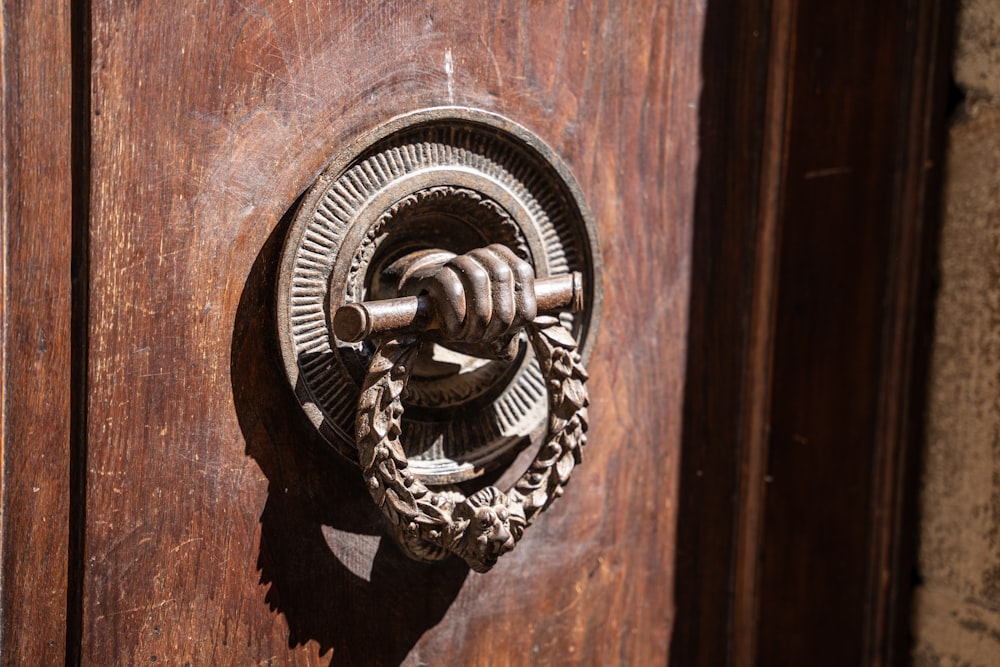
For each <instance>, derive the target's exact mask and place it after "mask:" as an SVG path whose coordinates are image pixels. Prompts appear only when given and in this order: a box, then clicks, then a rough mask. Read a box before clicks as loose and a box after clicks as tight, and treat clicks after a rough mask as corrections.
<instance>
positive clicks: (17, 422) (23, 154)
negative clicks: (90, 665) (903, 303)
mask: <svg viewBox="0 0 1000 667" xmlns="http://www.w3.org/2000/svg"><path fill="white" fill-rule="evenodd" d="M2 12H3V14H2V29H3V50H2V56H0V57H2V62H3V65H2V70H3V101H2V107H3V109H2V114H3V116H2V121H0V128H2V130H0V131H2V133H3V134H2V150H3V155H2V158H3V184H2V187H3V196H2V208H3V210H2V218H3V219H2V223H0V238H2V250H0V262H2V290H3V291H2V294H3V302H2V328H3V334H2V335H3V339H2V342H0V350H2V351H0V358H2V360H0V373H2V385H0V387H2V388H0V392H2V398H0V404H2V406H3V426H2V438H0V450H2V455H3V471H2V481H0V488H2V493H0V502H2V508H3V510H2V527H0V533H2V543H0V557H2V570H0V576H2V580H0V623H2V627H0V656H2V662H3V664H9V665H52V664H60V663H61V662H62V661H63V659H64V655H65V650H66V591H67V589H66V581H67V550H68V544H69V528H68V526H69V496H68V493H67V489H68V486H69V460H70V459H69V446H70V402H71V398H70V321H71V313H70V307H71V305H70V291H71V289H70V275H71V274H70V271H71V267H70V255H71V246H72V179H71V173H70V166H71V145H70V144H71V142H70V136H71V130H70V128H71V118H70V106H71V105H70V98H71V76H70V42H69V34H70V33H69V22H70V17H69V12H68V10H67V8H66V6H65V4H63V3H56V2H29V3H23V2H6V3H4V5H3V9H2Z"/></svg>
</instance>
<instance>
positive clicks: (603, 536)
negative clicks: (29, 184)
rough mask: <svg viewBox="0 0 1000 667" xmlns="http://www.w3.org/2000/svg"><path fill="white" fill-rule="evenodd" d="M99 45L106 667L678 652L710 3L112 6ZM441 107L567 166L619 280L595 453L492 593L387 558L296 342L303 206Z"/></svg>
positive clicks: (96, 416) (598, 357) (99, 546)
mask: <svg viewBox="0 0 1000 667" xmlns="http://www.w3.org/2000/svg"><path fill="white" fill-rule="evenodd" d="M91 25H92V30H93V33H92V35H91V38H92V47H91V48H92V51H91V58H92V62H93V67H92V69H91V80H90V89H91V98H90V104H91V114H92V116H91V118H92V123H91V130H92V134H91V145H90V151H89V152H90V162H89V164H90V183H91V186H90V190H89V198H90V200H89V208H90V233H89V248H88V256H89V261H90V264H89V276H90V279H89V289H88V299H89V313H90V315H89V328H88V337H87V345H88V350H89V352H88V360H87V365H88V369H89V370H88V380H87V386H88V391H87V394H88V399H87V427H86V432H87V454H86V471H85V475H86V507H87V510H86V516H85V539H84V542H85V543H84V545H83V555H84V561H83V567H82V571H81V573H80V576H81V578H82V581H81V584H82V590H81V605H82V623H81V629H80V633H81V643H82V649H81V657H82V659H83V661H84V662H85V663H88V664H94V665H99V664H112V663H114V662H116V661H118V662H122V663H130V664H140V663H149V662H152V661H154V660H155V661H166V662H167V663H169V664H181V663H185V662H188V663H190V664H192V665H196V664H200V665H208V664H252V663H255V662H268V661H271V662H275V663H285V662H289V663H296V664H319V663H323V664H325V663H326V662H327V661H330V660H331V659H332V663H333V664H339V665H358V664H395V663H397V662H399V661H401V660H403V659H404V658H407V659H408V660H409V661H410V662H411V663H412V664H496V663H497V662H498V661H499V662H506V661H510V662H515V663H529V662H536V663H545V662H550V663H551V662H561V661H564V660H566V659H568V657H569V656H573V655H579V656H585V659H586V660H587V661H590V662H592V663H603V664H609V663H612V662H616V661H626V662H631V663H633V664H649V663H652V662H656V661H662V660H664V659H665V655H666V651H667V646H668V642H669V636H670V627H671V618H672V614H673V609H672V602H671V600H672V595H671V586H672V584H671V582H672V580H673V577H672V558H671V554H672V553H673V541H674V537H673V536H674V525H675V520H676V517H675V508H676V488H677V485H676V477H677V469H678V468H677V465H678V452H679V442H680V440H679V439H680V423H681V420H680V415H681V412H680V411H681V400H680V399H681V393H682V387H683V379H684V349H685V331H686V321H687V303H688V299H687V294H688V280H689V278H688V276H689V273H690V272H689V261H688V258H689V255H690V252H689V243H690V237H691V219H692V215H691V207H692V203H693V197H692V193H693V189H694V170H695V167H696V161H697V153H696V147H697V145H696V142H695V140H694V136H695V129H696V125H697V102H698V92H699V67H698V56H697V54H698V49H699V39H698V37H699V35H700V34H701V27H700V25H701V18H700V14H699V12H698V11H697V7H696V6H693V5H685V4H676V5H657V4H656V3H639V4H637V5H635V6H631V7H617V6H614V7H612V6H601V5H588V6H583V5H581V6H576V7H570V6H569V5H568V4H566V3H545V4H541V3H539V4H532V5H529V6H524V5H520V4H516V3H515V4H502V3H501V4H496V3H475V4H474V3H465V4H461V3H429V4H427V3H391V4H386V3H331V4H329V5H322V4H319V5H315V4H313V5H311V4H308V3H299V2H291V3H290V2H284V1H283V2H278V3H271V4H267V5H263V4H261V5H254V4H250V5H245V4H241V3H232V4H230V5H227V6H214V5H205V4H202V3H187V4H186V5H185V6H184V9H183V10H181V9H179V8H178V6H175V5H170V4H163V3H159V4H157V3H151V4H146V3H143V4H138V5H134V6H129V7H122V6H117V5H114V6H112V5H107V6H105V5H100V4H97V5H94V6H93V8H92V16H91ZM440 105H462V106H470V107H475V108H478V109H483V110H486V111H494V112H498V113H501V114H503V115H504V116H507V117H508V118H511V119H514V120H516V122H519V123H521V124H522V125H524V126H526V127H528V128H529V129H530V130H532V131H533V132H534V133H535V134H537V135H538V136H540V137H541V138H542V139H543V140H544V141H545V142H546V143H548V144H549V145H550V146H551V147H552V149H553V150H554V151H555V152H556V153H557V154H559V155H560V156H561V157H562V159H563V160H565V161H566V162H567V164H568V165H569V167H570V168H571V169H572V171H573V173H574V174H575V176H576V178H577V179H578V181H579V182H580V185H581V188H582V190H583V192H584V193H585V196H586V198H587V200H588V202H589V204H590V206H591V208H592V210H593V213H594V216H595V218H596V220H597V221H598V228H599V234H600V239H601V243H602V246H603V253H604V258H605V267H606V268H605V272H606V276H607V278H606V281H605V284H604V293H605V304H606V305H605V317H604V324H603V325H602V326H601V329H600V334H599V339H598V343H597V348H596V350H595V353H594V355H593V361H592V363H591V364H590V366H591V367H590V373H591V375H592V378H593V380H592V381H591V383H590V385H591V393H592V399H591V401H592V405H591V419H592V422H593V429H592V431H591V434H590V440H591V443H592V445H593V446H591V447H589V449H588V453H587V454H588V455H587V459H588V460H587V461H586V463H585V465H583V466H581V468H580V470H579V471H578V472H579V474H578V475H576V476H575V478H574V479H573V481H572V483H571V485H570V489H568V490H567V495H566V496H565V497H564V498H563V499H562V500H561V501H560V502H559V503H557V504H556V505H555V506H554V508H553V510H552V511H551V512H547V513H546V516H544V518H543V520H541V521H540V523H539V524H538V525H536V526H534V527H533V528H532V530H531V531H529V534H528V536H527V537H526V540H527V541H526V542H524V543H523V544H522V545H520V547H519V548H518V549H517V550H516V551H515V552H514V553H513V554H511V556H510V557H507V558H504V559H503V560H502V562H501V563H500V564H499V565H498V566H497V568H495V570H494V571H493V572H491V573H490V574H489V575H486V576H479V575H476V574H470V573H469V572H468V570H467V569H466V568H464V567H463V566H460V565H459V564H457V563H454V562H449V563H446V564H444V565H441V566H437V567H434V566H426V565H421V564H417V563H413V562H411V561H409V560H408V559H407V558H406V557H404V556H402V555H401V554H400V553H399V552H398V551H397V550H396V549H395V547H394V546H393V545H392V543H391V541H390V540H388V539H382V535H383V528H382V522H381V519H380V516H379V514H378V513H377V512H376V511H373V506H372V503H371V500H370V498H369V497H368V494H367V493H366V491H365V489H364V487H363V484H362V483H361V478H360V475H359V474H358V471H357V470H356V469H354V468H353V467H352V466H351V465H349V464H344V462H342V461H340V460H338V459H337V457H336V456H335V455H333V454H332V453H331V452H330V451H329V448H328V447H327V446H326V445H325V443H324V442H323V441H322V440H321V439H320V438H319V437H318V436H317V434H316V433H315V431H314V429H313V428H312V426H311V425H310V423H309V422H308V421H307V420H306V419H305V418H304V416H303V414H302V411H301V409H300V408H299V407H298V405H297V403H296V402H295V400H294V398H293V396H292V393H291V388H290V387H289V386H288V383H287V381H286V380H285V379H284V376H283V371H282V364H281V358H280V353H279V352H278V350H277V347H276V337H275V325H274V319H275V317H274V309H273V302H274V298H275V289H276V287H275V282H276V277H275V268H276V263H277V261H278V257H279V252H280V248H281V244H282V242H283V240H284V234H285V231H286V230H287V226H288V218H289V215H290V213H291V212H292V211H293V210H294V207H295V204H296V200H297V198H298V197H299V196H300V194H301V193H302V192H303V191H304V190H305V189H306V188H307V187H308V186H309V185H310V184H311V183H312V181H313V180H314V179H315V177H316V175H317V173H318V172H319V171H320V170H321V169H322V168H323V166H324V165H325V164H326V163H327V162H328V161H329V160H330V159H331V158H332V157H334V156H336V155H337V154H338V153H339V152H341V151H342V150H343V148H344V146H346V145H347V144H349V143H350V142H351V141H352V140H353V139H355V138H356V137H357V136H358V135H359V134H360V133H362V132H364V131H366V130H368V129H370V128H372V127H374V126H376V125H378V124H380V123H383V122H385V121H387V120H389V119H391V118H393V117H394V116H397V115H399V114H402V113H406V112H409V111H412V110H415V109H420V108H424V107H431V106H440ZM351 559H355V560H356V561H357V562H352V561H351ZM331 655H332V658H331Z"/></svg>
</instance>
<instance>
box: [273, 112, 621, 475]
mask: <svg viewBox="0 0 1000 667" xmlns="http://www.w3.org/2000/svg"><path fill="white" fill-rule="evenodd" d="M446 123H456V124H461V125H466V126H478V127H480V128H481V129H482V130H483V131H484V132H486V133H488V134H489V133H492V134H495V135H496V136H497V137H498V138H501V139H503V140H504V141H507V142H512V143H513V144H516V146H517V147H518V148H519V149H520V150H522V151H524V153H525V154H527V155H530V156H531V157H533V163H532V165H531V166H532V167H533V168H534V167H538V168H540V169H541V171H549V170H550V171H551V173H549V174H543V173H533V174H532V175H531V176H532V177H539V178H540V177H545V178H554V179H555V180H556V181H558V182H557V183H555V185H551V186H549V185H546V188H548V189H549V190H552V189H554V190H555V191H558V192H561V193H562V195H560V196H561V197H565V199H566V200H567V201H561V202H560V206H565V207H568V210H570V211H571V214H572V215H573V216H574V218H575V219H577V222H576V223H574V227H573V230H574V231H573V232H572V234H570V236H572V237H573V238H574V240H576V239H578V240H579V242H580V245H581V246H582V247H579V248H575V249H574V250H575V252H577V253H578V254H580V255H581V257H582V262H581V264H582V265H583V268H585V290H586V292H587V294H586V298H585V303H586V308H587V310H586V312H585V314H584V315H582V316H580V315H578V316H576V317H573V316H567V323H568V324H575V325H576V326H573V328H574V329H577V331H576V333H577V335H578V338H579V340H580V344H581V347H580V351H581V356H582V357H583V359H584V361H586V359H588V358H589V355H590V352H591V350H592V348H593V345H594V338H595V336H594V332H595V331H596V328H597V322H598V320H599V317H600V307H601V276H600V250H599V246H598V242H597V234H596V228H595V226H594V223H593V219H592V217H591V215H590V212H589V209H588V208H587V206H586V204H585V202H584V200H583V196H582V194H581V192H580V189H579V186H578V185H577V184H576V181H575V179H574V178H573V177H572V175H571V174H570V172H569V169H568V168H567V167H566V165H565V164H564V163H563V162H562V161H561V160H560V159H559V158H558V157H557V156H556V155H555V153H554V152H553V151H552V150H551V149H550V148H549V147H548V146H546V145H545V144H544V142H542V141H541V140H540V139H539V138H538V137H537V136H535V135H534V134H533V133H531V132H530V131H528V130H527V129H525V128H524V127H522V126H520V125H518V124H517V123H514V122H513V121H510V120H508V119H506V118H504V117H502V116H499V115H497V114H493V113H489V112H485V111H480V110H475V109H470V108H465V107H437V108H431V109H424V110H420V111H415V112H413V113H409V114H405V115H403V116H399V117H396V118H394V119H392V120H390V121H388V122H386V123H385V124H383V125H381V126H379V127H377V128H375V129H373V130H371V131H370V132H367V133H365V134H363V135H361V136H360V137H359V138H358V139H356V140H355V141H353V142H352V143H351V144H350V146H349V147H348V148H347V149H346V150H345V151H343V152H342V153H340V154H339V155H338V156H337V157H336V158H335V159H334V160H333V161H332V162H331V163H330V164H329V165H328V166H327V168H326V169H325V170H324V171H323V173H322V175H321V176H320V177H319V178H318V179H317V181H316V182H315V184H314V185H313V186H312V187H311V188H310V190H309V192H308V193H307V194H306V196H305V197H304V198H303V201H302V203H301V205H300V208H299V211H298V212H297V214H296V216H295V219H294V221H293V223H292V225H291V228H290V229H289V232H288V235H287V237H286V240H285V248H284V250H283V257H282V264H281V270H280V272H279V279H278V286H277V287H278V294H277V302H278V308H277V328H278V336H279V344H280V348H281V353H282V357H283V362H284V366H285V370H286V374H287V376H288V378H289V381H290V382H291V384H292V387H293V388H294V389H295V393H296V395H297V397H298V399H299V401H300V403H301V404H302V407H303V409H304V411H305V412H306V414H307V415H308V417H309V419H310V421H311V422H312V423H313V424H314V425H315V426H316V428H317V429H318V430H319V431H320V432H321V433H322V434H323V436H324V437H325V439H326V440H327V441H329V442H330V444H331V445H333V446H334V447H335V448H336V449H338V450H339V451H341V452H342V453H344V454H346V455H348V456H349V457H351V458H354V454H353V452H354V443H353V442H351V440H352V437H351V435H350V430H349V429H348V428H347V425H348V424H349V423H350V422H352V421H353V420H348V419H344V418H341V421H343V422H344V424H343V425H338V424H337V423H335V420H334V419H333V418H332V417H331V415H332V414H340V413H339V412H335V411H334V410H333V409H332V408H331V405H333V404H332V403H331V402H330V401H331V398H330V396H329V395H325V394H322V391H327V392H328V393H329V391H330V388H329V387H319V388H318V389H319V390H320V391H317V387H315V386H313V385H312V384H310V383H311V382H314V378H313V377H312V376H308V374H309V373H311V372H312V370H310V367H308V366H306V365H305V364H306V363H307V362H304V361H303V358H302V356H303V355H302V350H303V347H302V346H301V344H300V343H301V338H302V334H301V332H302V331H303V330H307V331H308V333H307V334H306V336H314V338H310V339H309V340H310V343H313V342H314V343H315V345H316V348H315V352H316V355H317V356H316V357H315V359H324V357H323V356H322V355H323V354H329V355H332V356H336V355H337V351H336V350H337V348H338V346H339V347H343V346H344V344H343V343H342V342H339V341H336V340H335V339H334V337H333V335H332V332H329V331H324V330H323V326H319V325H318V322H319V318H320V317H321V316H322V317H323V318H324V326H325V327H326V328H327V329H328V328H329V324H328V315H329V314H328V313H322V314H321V313H318V312H316V311H315V308H314V307H313V306H310V308H312V311H310V312H308V313H307V315H305V316H303V315H301V312H293V310H294V308H295V305H294V303H293V299H294V298H295V296H294V295H295V289H297V288H299V287H301V285H296V282H295V281H296V270H297V263H298V264H299V266H298V269H299V274H300V276H299V281H300V282H301V280H302V276H301V273H302V271H301V263H302V260H301V254H302V253H303V252H308V253H313V254H314V255H315V256H312V255H310V261H312V260H315V263H316V264H317V266H319V267H320V268H318V269H317V270H318V274H317V275H319V276H323V274H324V272H326V277H325V278H321V279H320V280H317V281H314V284H313V286H312V287H311V288H310V289H313V288H314V289H315V290H325V291H326V292H330V291H331V288H330V285H328V284H322V285H321V284H320V283H324V281H326V280H329V275H330V273H331V272H332V271H333V270H334V268H333V267H334V264H336V263H337V262H338V261H341V262H342V261H343V258H339V259H338V256H337V255H339V254H341V253H343V252H354V251H355V248H353V247H351V248H348V247H347V246H348V245H351V244H355V243H360V241H361V239H363V238H364V234H363V233H362V232H363V231H364V227H363V226H356V227H354V228H352V227H351V225H350V224H348V225H347V226H346V227H345V228H344V233H343V235H342V236H341V237H340V238H336V239H326V240H325V241H323V242H322V243H317V229H316V225H317V224H319V223H317V222H316V216H317V215H319V213H317V212H318V211H319V210H320V208H321V206H322V205H323V204H324V203H325V204H327V205H329V203H330V202H329V197H328V195H329V193H330V191H331V188H332V187H334V186H335V185H337V186H339V185H341V182H342V181H343V179H344V178H345V175H346V174H349V173H350V172H351V170H355V171H359V172H360V171H361V170H360V169H359V168H358V167H359V165H361V164H362V163H364V161H365V160H367V159H369V158H370V156H373V155H374V156H377V155H379V152H378V151H379V146H380V145H384V144H387V143H391V141H393V140H394V139H396V138H398V137H405V136H406V135H407V134H409V133H418V132H420V131H422V130H423V129H426V128H430V127H434V128H437V127H443V124H446ZM375 166H376V167H377V166H378V165H375ZM466 166H468V168H469V169H470V170H471V171H473V172H475V171H476V168H474V166H473V165H463V164H462V163H461V160H458V163H457V164H454V163H453V164H450V167H451V168H465V167H466ZM501 167H504V165H501ZM368 171H369V172H370V171H371V169H370V168H369V169H368ZM443 171H445V172H446V171H447V170H446V169H445V170H443ZM387 172H389V173H387V174H386V176H387V178H386V179H385V181H384V182H383V183H382V184H381V185H379V184H376V185H375V189H376V190H378V191H379V193H380V194H381V193H382V189H381V188H382V186H385V185H387V184H388V185H391V184H394V183H396V181H397V179H398V177H400V176H401V175H402V177H403V178H412V175H409V176H408V175H406V174H405V173H403V172H401V173H392V170H391V169H387ZM480 175H482V177H483V178H489V177H490V174H489V170H488V169H487V170H486V171H483V172H482V174H480ZM376 176H377V175H376V174H373V173H367V174H366V173H360V174H359V176H358V177H359V178H363V179H368V178H370V177H371V178H374V177H376ZM348 180H349V179H348ZM499 181H502V179H499ZM499 181H498V182H499ZM360 182H361V183H363V181H360ZM424 185H427V184H424ZM489 185H490V187H493V186H496V185H498V183H490V184H489ZM499 186H500V187H502V186H503V183H502V182H499ZM404 190H405V188H404ZM382 199H383V200H384V199H385V198H384V197H383V198H382ZM365 201H366V203H365V204H364V205H365V206H367V205H368V203H370V202H368V201H367V200H365ZM395 203H396V202H392V201H380V203H379V205H378V206H377V207H376V208H378V207H380V206H383V205H385V206H391V205H394V204H395ZM545 205H546V202H542V203H541V204H540V206H542V207H544V206H545ZM348 208H349V207H348ZM560 210H561V209H560ZM327 213H329V211H327ZM342 213H344V214H345V215H344V216H343V217H345V218H350V217H351V214H352V213H354V211H346V210H345V211H342ZM324 215H325V214H324ZM368 215H369V216H370V215H371V213H370V212H369V214H368ZM376 217H377V212H376ZM352 220H353V218H352ZM580 221H582V227H581V226H580ZM566 224H569V223H566ZM578 227H581V228H580V229H577V228H578ZM359 230H360V231H359ZM581 231H582V232H583V234H582V235H581V234H580V232H581ZM561 233H563V234H564V235H565V234H566V232H565V231H564V232H561ZM359 234H360V238H358V236H359ZM319 236H322V234H320V235H319ZM349 237H350V239H351V240H350V241H349V242H347V239H348V238H349ZM331 242H332V243H333V245H335V246H336V247H337V250H336V253H335V254H334V255H333V256H329V255H327V256H321V255H322V254H323V249H324V243H325V244H326V246H325V247H326V248H330V247H332V246H331V245H330V243H331ZM359 247H360V246H359ZM557 264H558V262H557ZM546 268H547V269H549V270H551V271H552V272H553V273H562V272H563V271H565V270H566V267H565V266H559V265H556V266H552V267H546ZM310 298H312V297H310ZM322 300H323V301H324V302H326V301H327V299H326V298H325V297H324V298H323V299H322ZM303 318H305V319H303ZM308 318H312V320H309V321H310V322H313V324H315V325H316V327H315V330H308V327H306V328H305V329H304V328H303V324H302V323H303V321H305V320H308ZM574 320H575V323H574ZM309 326H313V325H309ZM297 332H299V333H297ZM297 336H298V338H299V340H297ZM324 338H325V340H324ZM338 344H339V345H338ZM338 360H339V358H338ZM528 361H529V362H530V363H528V364H527V368H526V369H525V368H522V370H521V371H519V372H521V373H530V374H531V375H533V376H534V377H535V378H536V380H537V381H539V382H540V373H539V372H538V369H537V364H535V363H534V362H533V360H531V359H529V360H528ZM314 363H317V364H322V363H325V362H322V361H318V362H314ZM532 369H533V372H532ZM304 376H305V377H304ZM300 380H305V382H300ZM349 380H350V383H351V384H353V385H354V386H353V387H351V388H350V390H347V385H344V386H343V387H341V388H335V391H338V392H341V393H343V394H345V395H343V396H340V395H338V396H337V397H336V400H337V403H336V406H338V407H337V409H338V410H340V409H344V408H342V406H341V403H343V404H345V405H348V406H353V405H354V402H355V401H354V399H356V397H357V394H358V393H359V391H360V387H359V386H357V383H356V381H355V379H354V378H349ZM341 389H343V390H344V391H341ZM538 389H539V390H541V391H540V392H538V393H539V394H540V395H539V396H538V397H537V398H538V399H541V401H542V403H543V404H544V389H543V387H542V386H541V385H539V386H538ZM512 400H513V399H512ZM536 402H537V401H536ZM346 409H348V410H350V409H352V408H351V407H348V408H346ZM530 412H531V411H530V410H528V411H526V412H525V415H522V416H523V417H524V416H528V415H529V413H530ZM536 412H537V411H536ZM530 418H531V419H533V420H538V421H540V422H544V414H542V415H538V414H534V413H531V414H530ZM543 425H544V424H539V425H538V426H539V428H535V429H534V430H533V431H532V435H533V436H536V437H537V435H538V433H539V432H540V431H541V430H543V429H541V428H540V427H542V426H543ZM501 440H502V439H501ZM512 445H513V443H511V442H502V441H498V442H497V443H495V444H494V446H490V445H486V446H484V447H482V448H481V451H478V452H472V453H471V454H470V453H469V452H463V458H462V460H460V461H459V460H456V459H454V458H450V456H449V455H448V454H447V453H443V454H442V453H440V452H439V453H438V454H440V455H441V456H440V457H439V458H440V460H436V459H434V458H433V456H431V457H430V459H429V460H420V459H419V458H418V459H415V460H414V461H413V465H414V472H415V473H417V474H418V475H420V476H421V477H422V478H424V479H425V480H426V481H428V483H444V482H455V481H461V480H462V479H468V478H470V477H474V476H475V475H476V474H478V471H479V470H481V469H482V467H483V466H484V465H485V464H486V463H488V462H489V461H490V460H491V459H493V458H496V457H497V456H499V455H501V454H503V453H504V451H506V450H507V449H509V448H510V446H512ZM432 454H434V452H432Z"/></svg>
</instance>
